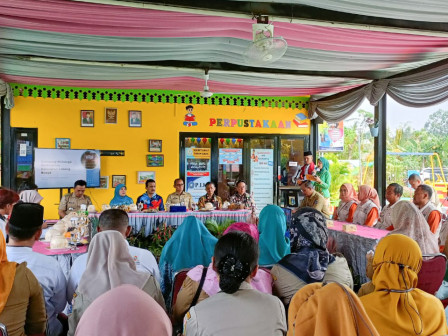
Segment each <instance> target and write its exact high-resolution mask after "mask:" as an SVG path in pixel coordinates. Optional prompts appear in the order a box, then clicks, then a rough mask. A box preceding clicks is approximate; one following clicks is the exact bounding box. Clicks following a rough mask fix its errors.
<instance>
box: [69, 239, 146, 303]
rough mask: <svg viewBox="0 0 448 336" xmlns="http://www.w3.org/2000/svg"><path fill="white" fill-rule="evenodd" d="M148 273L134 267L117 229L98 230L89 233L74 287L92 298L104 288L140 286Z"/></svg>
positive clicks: (104, 289)
mask: <svg viewBox="0 0 448 336" xmlns="http://www.w3.org/2000/svg"><path fill="white" fill-rule="evenodd" d="M150 276H151V275H150V274H149V273H140V272H137V271H136V269H135V262H134V260H133V258H132V256H131V255H130V254H129V248H128V246H127V244H126V241H125V239H124V238H123V236H122V235H121V233H119V232H118V231H113V230H108V231H103V232H99V233H97V234H96V235H95V237H93V239H92V242H91V243H90V247H89V253H88V255H87V266H86V270H85V272H84V274H83V275H82V277H81V280H80V281H79V286H78V289H77V291H78V292H79V293H80V294H82V295H84V296H87V297H88V298H89V299H91V300H94V299H96V298H97V297H98V296H100V295H101V294H103V293H105V292H107V291H108V290H110V289H112V288H115V287H118V286H120V285H124V284H129V285H134V286H137V287H138V288H140V289H142V288H143V286H144V285H145V284H146V282H147V281H148V279H149V277H150Z"/></svg>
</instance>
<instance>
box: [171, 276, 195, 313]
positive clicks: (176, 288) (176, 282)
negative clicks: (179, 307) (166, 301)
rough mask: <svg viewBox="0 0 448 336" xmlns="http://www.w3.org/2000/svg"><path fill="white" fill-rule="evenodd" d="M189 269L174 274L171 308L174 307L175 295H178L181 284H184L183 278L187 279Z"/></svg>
mask: <svg viewBox="0 0 448 336" xmlns="http://www.w3.org/2000/svg"><path fill="white" fill-rule="evenodd" d="M190 269H191V268H184V269H181V270H180V271H179V272H176V274H174V284H173V292H172V295H171V307H174V304H175V303H176V299H177V294H178V293H179V291H180V289H181V287H182V284H183V283H184V280H185V278H186V277H187V273H188V271H189V270H190Z"/></svg>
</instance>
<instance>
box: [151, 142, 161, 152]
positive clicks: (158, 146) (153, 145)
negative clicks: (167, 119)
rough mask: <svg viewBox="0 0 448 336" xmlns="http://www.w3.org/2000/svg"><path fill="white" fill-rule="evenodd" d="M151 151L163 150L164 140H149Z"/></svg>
mask: <svg viewBox="0 0 448 336" xmlns="http://www.w3.org/2000/svg"><path fill="white" fill-rule="evenodd" d="M149 152H159V153H160V152H162V140H149Z"/></svg>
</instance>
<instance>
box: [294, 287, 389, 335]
mask: <svg viewBox="0 0 448 336" xmlns="http://www.w3.org/2000/svg"><path fill="white" fill-rule="evenodd" d="M301 335H303V336H313V335H314V336H333V335H344V336H380V334H379V333H378V332H377V331H376V329H375V327H374V326H373V324H372V322H371V321H370V319H369V317H368V316H367V313H366V311H365V310H364V307H363V306H362V304H361V301H360V300H359V298H358V297H357V296H356V294H355V293H353V291H352V290H351V289H350V288H348V287H347V286H344V285H341V284H339V283H336V282H332V283H329V284H327V285H323V284H322V283H320V282H316V283H313V284H309V285H306V286H305V287H303V288H302V289H300V290H299V291H298V292H297V293H296V294H295V295H294V297H293V298H292V300H291V303H290V305H289V311H288V336H301Z"/></svg>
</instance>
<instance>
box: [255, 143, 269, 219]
mask: <svg viewBox="0 0 448 336" xmlns="http://www.w3.org/2000/svg"><path fill="white" fill-rule="evenodd" d="M273 176H274V150H273V149H258V148H257V149H252V150H251V155H250V186H251V193H252V195H253V198H254V201H255V204H256V205H257V214H258V213H259V212H260V211H261V209H263V208H264V207H265V206H266V205H268V204H272V202H273V199H274V183H272V177H273Z"/></svg>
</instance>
